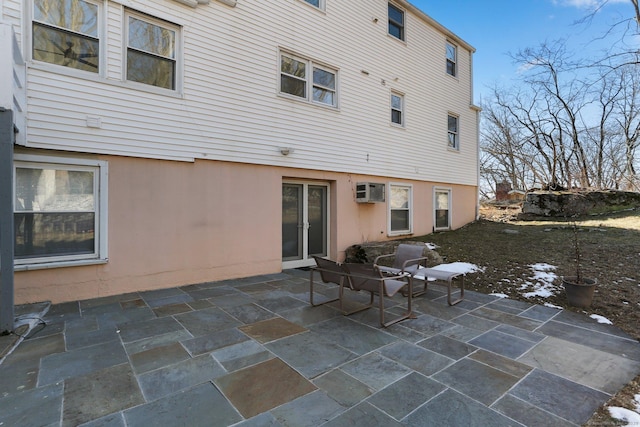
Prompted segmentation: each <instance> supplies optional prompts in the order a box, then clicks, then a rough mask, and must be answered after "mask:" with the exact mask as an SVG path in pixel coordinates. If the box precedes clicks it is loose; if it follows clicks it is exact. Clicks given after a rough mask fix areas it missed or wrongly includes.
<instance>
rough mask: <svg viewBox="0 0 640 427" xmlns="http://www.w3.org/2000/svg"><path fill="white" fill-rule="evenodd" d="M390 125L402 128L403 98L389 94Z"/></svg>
mask: <svg viewBox="0 0 640 427" xmlns="http://www.w3.org/2000/svg"><path fill="white" fill-rule="evenodd" d="M391 123H394V124H396V125H400V126H404V96H403V95H401V94H399V93H395V92H392V93H391Z"/></svg>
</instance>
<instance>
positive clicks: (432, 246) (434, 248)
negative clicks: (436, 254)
mask: <svg viewBox="0 0 640 427" xmlns="http://www.w3.org/2000/svg"><path fill="white" fill-rule="evenodd" d="M425 245H427V249H431V250H432V251H435V250H436V249H437V248H439V247H440V246H438V245H436V244H435V243H425Z"/></svg>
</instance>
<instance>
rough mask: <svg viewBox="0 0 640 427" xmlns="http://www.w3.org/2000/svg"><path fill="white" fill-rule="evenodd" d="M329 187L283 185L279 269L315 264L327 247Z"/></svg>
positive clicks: (325, 253)
mask: <svg viewBox="0 0 640 427" xmlns="http://www.w3.org/2000/svg"><path fill="white" fill-rule="evenodd" d="M328 229H329V185H328V184H324V183H306V182H296V181H288V182H284V183H283V184H282V268H297V267H308V266H311V265H315V262H314V261H313V258H312V256H313V255H319V256H326V255H327V254H328V249H327V248H328V244H329V237H328V235H329V233H328Z"/></svg>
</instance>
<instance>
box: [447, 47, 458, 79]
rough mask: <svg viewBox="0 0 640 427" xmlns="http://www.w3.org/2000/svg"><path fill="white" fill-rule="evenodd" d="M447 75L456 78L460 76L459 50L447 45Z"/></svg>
mask: <svg viewBox="0 0 640 427" xmlns="http://www.w3.org/2000/svg"><path fill="white" fill-rule="evenodd" d="M446 49H447V74H449V75H452V76H454V77H455V76H456V75H458V65H457V64H458V61H457V56H458V48H457V47H456V46H455V45H453V44H451V43H447V47H446Z"/></svg>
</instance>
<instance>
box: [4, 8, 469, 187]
mask: <svg viewBox="0 0 640 427" xmlns="http://www.w3.org/2000/svg"><path fill="white" fill-rule="evenodd" d="M18 3H19V2H18V0H5V5H6V4H9V5H10V7H16V4H18ZM296 3H298V2H297V1H296ZM291 4H292V3H291V2H267V1H265V2H262V1H256V2H244V3H242V7H235V8H230V7H228V6H225V5H224V4H222V3H220V2H211V3H210V4H209V5H207V6H202V5H201V6H198V7H197V8H195V9H192V8H188V7H186V6H184V5H180V4H179V3H177V2H164V1H162V2H161V1H155V0H140V1H138V2H136V5H135V7H136V11H137V12H139V13H141V14H145V15H147V14H148V15H150V16H154V17H157V18H158V19H161V20H163V21H167V22H173V23H175V24H176V25H177V26H179V27H180V28H181V29H182V37H181V40H180V41H179V42H178V50H179V51H181V52H182V54H181V58H182V60H183V62H182V65H178V68H183V71H182V76H183V78H182V87H178V88H177V90H176V91H173V92H172V91H168V90H160V88H155V87H151V86H149V85H142V84H136V85H134V84H133V83H129V82H126V81H123V76H124V74H125V68H124V57H125V53H124V52H123V48H124V46H125V40H124V39H125V34H124V33H123V31H124V26H125V22H124V17H125V12H124V7H123V6H121V5H120V4H118V3H115V2H109V1H108V2H106V3H105V4H104V5H105V6H104V8H103V9H104V11H105V15H106V16H105V17H104V22H105V26H106V28H105V29H104V33H105V39H104V40H102V41H103V44H102V45H101V46H105V50H106V55H105V57H106V60H105V61H104V63H103V65H104V67H103V68H104V77H101V76H95V75H94V74H93V73H86V72H85V73H83V75H89V74H91V77H85V76H82V77H78V76H75V75H74V76H70V75H68V74H66V73H55V72H51V71H50V70H49V69H44V68H43V67H35V66H34V67H30V68H29V69H28V76H27V78H28V81H27V84H28V88H29V101H28V116H29V120H28V139H27V146H28V147H32V148H43V149H51V150H63V151H79V152H88V153H97V154H112V155H120V156H133V157H142V158H154V159H170V160H183V161H193V160H195V159H208V160H217V161H229V162H240V163H250V164H261V165H274V166H288V167H295V168H301V169H309V170H328V171H334V172H346V173H359V174H368V175H378V176H385V177H389V178H391V179H393V178H396V179H414V180H421V181H437V182H448V183H452V184H469V185H476V184H477V173H476V171H477V150H476V148H475V147H477V131H476V129H477V122H476V120H477V117H476V116H477V114H476V111H475V110H472V109H471V108H470V107H469V106H470V102H471V98H472V96H471V75H470V69H471V64H470V59H471V55H470V52H469V50H468V47H465V46H467V45H465V44H464V43H459V44H458V52H457V53H458V58H457V61H458V62H457V66H458V77H457V79H451V78H450V76H448V75H447V74H446V73H443V72H442V68H443V52H442V51H443V46H444V45H445V43H446V41H447V40H448V39H451V35H450V34H444V33H443V32H441V31H439V30H438V29H437V28H436V27H434V26H432V25H430V24H429V23H428V22H427V21H426V20H425V19H423V18H421V17H418V16H416V15H415V14H413V13H412V12H410V11H405V15H404V19H405V27H406V28H410V29H411V34H410V35H411V43H407V45H406V46H403V47H402V48H401V49H399V45H398V43H396V41H395V40H392V38H391V37H389V36H388V35H387V28H386V25H385V24H386V23H385V17H386V16H387V7H388V2H386V1H378V0H376V1H374V2H354V1H334V2H331V3H330V4H327V9H328V10H327V13H326V14H318V13H310V12H313V11H312V10H310V9H311V8H310V7H292V6H291ZM239 5H240V3H239ZM294 6H295V4H294ZM297 6H305V5H304V4H300V5H297ZM329 6H330V7H329ZM5 8H6V6H5ZM363 17H367V19H362V18H363ZM369 17H377V18H379V21H380V24H378V25H375V24H374V23H372V21H371V19H369ZM381 25H382V26H381ZM347 35H348V40H349V42H348V43H345V36H347ZM456 42H458V40H456ZM281 48H286V50H287V51H291V52H293V53H296V54H300V55H303V59H305V60H310V61H313V63H314V64H317V65H320V66H322V67H324V68H327V69H330V70H334V71H337V72H338V75H337V82H336V94H335V96H336V98H337V105H338V106H339V108H337V107H336V108H306V107H305V106H303V105H301V104H300V103H299V102H292V100H291V99H292V98H291V97H289V96H284V95H280V92H279V84H280V83H279V69H280V63H279V59H280V58H279V53H278V52H279V51H280V49H281ZM399 63H402V64H403V66H402V67H398V64H399ZM49 68H51V67H49ZM58 68H61V67H58ZM76 74H77V73H76ZM396 79H397V80H396ZM178 80H179V81H180V79H178ZM391 85H393V88H394V90H398V91H400V92H401V93H405V94H409V93H410V94H411V104H410V109H406V108H405V123H407V124H410V126H407V127H406V128H405V131H404V132H402V136H401V138H399V137H398V132H397V130H398V129H397V128H395V127H394V126H389V115H390V112H389V96H390V95H389V91H390V86H391ZM134 86H135V87H134ZM141 86H149V87H150V88H152V89H158V90H156V91H152V90H144V88H142V89H141V88H140V87H141ZM178 86H180V84H179V85H178ZM317 105H322V104H317ZM448 111H455V112H456V113H457V114H459V121H460V125H461V127H462V128H463V129H465V132H464V134H460V141H459V142H460V147H462V149H461V150H460V152H458V153H452V152H450V151H448V150H442V147H443V138H444V136H443V116H445V117H446V114H447V112H448ZM87 116H90V117H94V118H100V121H101V123H102V126H101V127H100V128H92V127H88V126H87ZM389 141H393V144H390V143H389ZM279 147H291V148H292V149H293V151H292V152H291V154H290V155H289V156H282V155H281V154H280V150H279ZM416 154H417V155H416Z"/></svg>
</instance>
